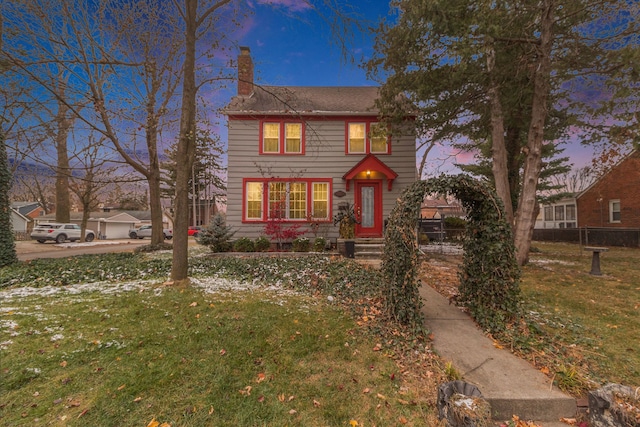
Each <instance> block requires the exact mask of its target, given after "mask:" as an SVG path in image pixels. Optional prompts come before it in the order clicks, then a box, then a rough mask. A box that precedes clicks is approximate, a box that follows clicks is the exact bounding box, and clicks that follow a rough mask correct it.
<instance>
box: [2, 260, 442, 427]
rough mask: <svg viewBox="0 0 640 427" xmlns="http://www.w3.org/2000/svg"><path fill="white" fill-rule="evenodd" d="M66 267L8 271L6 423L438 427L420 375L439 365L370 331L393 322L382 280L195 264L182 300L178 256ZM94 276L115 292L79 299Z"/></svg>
mask: <svg viewBox="0 0 640 427" xmlns="http://www.w3.org/2000/svg"><path fill="white" fill-rule="evenodd" d="M66 261H67V262H66V263H65V262H64V261H59V260H50V261H49V262H47V261H44V260H41V261H37V262H31V263H23V264H20V265H18V266H16V267H12V268H11V269H8V268H5V269H2V270H0V287H3V286H4V288H5V289H0V295H1V298H2V299H0V424H2V425H5V426H22V425H25V426H27V425H28V426H31V425H53V426H85V425H95V426H146V425H147V424H148V423H149V422H150V421H151V420H152V419H155V420H157V421H159V422H160V423H168V424H170V425H171V426H173V427H176V426H263V425H265V426H267V425H268V426H271V425H274V426H276V425H277V426H287V425H313V426H349V425H351V424H350V423H351V421H352V420H355V421H357V422H358V423H359V424H358V425H365V426H371V425H379V426H386V425H400V424H405V422H406V425H429V424H434V423H435V420H436V415H435V408H434V405H433V403H434V399H433V393H424V391H423V390H422V389H421V388H420V386H423V387H424V386H426V387H429V385H427V384H425V383H423V382H422V381H416V377H417V376H419V375H416V374H415V373H416V372H420V370H422V371H425V370H426V371H428V372H429V374H428V376H429V377H431V376H433V372H432V370H433V369H435V367H434V366H432V364H431V362H430V361H429V357H430V356H429V354H428V352H422V354H421V356H420V357H417V356H415V355H416V354H418V353H417V352H416V349H417V347H416V348H414V349H412V350H411V351H410V352H409V353H410V354H411V355H412V357H413V358H414V359H415V360H411V361H409V362H407V360H408V359H404V365H403V366H402V368H400V366H399V364H398V361H399V360H402V359H401V357H400V355H399V354H398V352H400V351H402V348H403V347H402V346H399V345H398V341H401V338H402V335H403V332H402V331H401V330H400V329H394V328H390V326H389V325H388V324H386V325H384V322H380V324H379V325H378V329H379V330H385V327H386V328H388V330H393V332H394V333H395V334H394V335H393V336H391V335H388V336H386V337H385V336H384V335H375V334H373V333H372V332H371V329H366V328H363V327H362V324H363V323H364V324H365V326H366V325H368V324H372V325H375V321H372V319H374V318H375V317H376V315H377V314H378V313H379V312H378V311H376V308H375V307H376V304H375V290H374V289H372V287H371V283H375V281H376V280H379V279H378V278H377V276H376V275H377V274H378V273H376V272H374V271H372V270H369V269H363V268H361V267H359V266H357V265H356V264H354V263H346V264H345V263H344V261H335V260H333V261H332V260H327V259H324V258H304V259H302V258H301V259H269V260H265V259H263V260H259V261H255V260H251V259H244V260H238V259H216V260H211V259H208V258H194V259H193V260H192V263H191V274H192V276H193V277H194V278H196V280H194V285H193V286H189V287H187V288H177V287H170V286H165V285H163V284H162V283H163V281H164V279H166V276H167V275H168V266H169V265H170V259H169V256H167V255H166V254H164V255H160V256H149V255H144V254H135V255H131V254H128V255H127V256H126V257H124V256H120V255H113V256H111V255H109V256H104V255H100V256H95V257H89V256H87V257H79V258H74V259H68V260H66ZM91 273H93V274H94V276H98V277H102V278H103V279H102V280H103V281H101V282H100V283H97V284H94V285H86V286H84V287H83V286H77V285H75V284H76V283H85V282H90V281H92V278H91V276H90V274H91ZM108 277H111V278H112V279H110V280H106V281H105V280H104V278H108ZM114 277H117V278H116V279H114ZM225 278H229V279H231V278H233V279H234V280H235V279H238V280H237V282H235V281H229V280H225ZM143 280H144V281H143ZM221 283H223V284H227V285H228V286H227V287H225V288H221V287H220V286H219V285H220V284H221ZM241 284H242V285H241ZM273 285H275V286H273ZM27 289H29V290H30V292H28V293H22V294H16V292H18V291H24V290H27ZM80 290H81V291H80ZM71 291H73V292H71ZM327 294H330V295H332V296H334V302H332V303H331V302H329V301H328V300H327V298H326V295H327ZM12 295H13V296H12ZM338 302H341V304H337V303H338ZM342 302H344V303H345V304H344V305H343V304H342ZM345 308H347V309H346V310H345ZM365 309H366V311H364V310H365ZM358 313H359V314H358ZM362 313H366V315H367V316H366V319H365V320H363V319H364V316H363V315H362ZM378 320H383V319H378ZM409 341H410V340H409ZM419 342H420V341H415V342H411V343H410V345H416V343H419ZM378 344H380V345H378ZM422 348H423V349H424V345H423V347H422ZM411 363H413V365H414V366H407V365H409V364H411ZM408 371H411V372H412V373H411V374H409V373H407V372H408ZM436 378H437V374H436V375H435V377H434V378H433V381H435V380H436ZM431 387H433V389H434V390H435V383H434V384H431Z"/></svg>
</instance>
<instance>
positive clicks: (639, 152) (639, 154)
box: [575, 150, 640, 199]
mask: <svg viewBox="0 0 640 427" xmlns="http://www.w3.org/2000/svg"><path fill="white" fill-rule="evenodd" d="M632 157H640V150H631V152H630V153H629V154H627V155H626V156H624V157H623V158H622V159H620V161H619V162H618V163H616V164H615V165H613V166H612V167H611V168H610V169H609V170H608V171H607V172H606V173H605V174H604V175H602V176H601V177H600V178H598V179H596V180H595V181H593V182H592V183H591V185H589V186H588V187H587V188H585V189H584V190H582V191H581V192H579V193H578V194H576V195H575V198H576V199H579V198H580V197H582V196H584V195H585V194H586V193H587V192H588V191H589V190H591V189H592V188H593V187H595V186H596V184H598V183H599V182H600V181H602V180H603V179H604V178H605V177H607V176H608V175H609V174H610V173H612V172H614V171H615V170H616V168H618V166H620V165H621V164H622V163H624V162H626V161H627V160H629V159H630V158H632Z"/></svg>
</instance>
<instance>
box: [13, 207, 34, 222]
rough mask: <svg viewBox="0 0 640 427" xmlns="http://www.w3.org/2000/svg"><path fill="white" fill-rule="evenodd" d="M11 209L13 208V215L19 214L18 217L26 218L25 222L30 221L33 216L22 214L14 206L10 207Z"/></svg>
mask: <svg viewBox="0 0 640 427" xmlns="http://www.w3.org/2000/svg"><path fill="white" fill-rule="evenodd" d="M10 209H11V214H12V215H15V216H17V217H18V218H20V219H22V220H24V221H25V222H30V221H31V218H29V217H27V216H25V215H22V214H21V213H20V211H19V210H18V209H16V208H13V207H12V208H10Z"/></svg>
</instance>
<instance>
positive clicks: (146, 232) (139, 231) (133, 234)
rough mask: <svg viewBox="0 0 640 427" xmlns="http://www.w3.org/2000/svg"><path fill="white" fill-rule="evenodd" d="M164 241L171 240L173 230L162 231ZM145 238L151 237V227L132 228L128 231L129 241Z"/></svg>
mask: <svg viewBox="0 0 640 427" xmlns="http://www.w3.org/2000/svg"><path fill="white" fill-rule="evenodd" d="M162 234H163V235H164V238H165V240H171V239H172V238H173V230H170V229H168V228H165V229H163V230H162ZM145 237H151V226H150V225H143V226H142V227H138V228H134V229H133V230H131V231H129V238H131V239H144V238H145Z"/></svg>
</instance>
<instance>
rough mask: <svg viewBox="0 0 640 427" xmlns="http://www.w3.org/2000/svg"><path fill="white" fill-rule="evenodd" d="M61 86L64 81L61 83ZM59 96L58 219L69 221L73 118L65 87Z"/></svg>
mask: <svg viewBox="0 0 640 427" xmlns="http://www.w3.org/2000/svg"><path fill="white" fill-rule="evenodd" d="M60 84H61V86H62V84H63V83H60ZM59 92H62V93H59V95H60V96H59V98H58V113H57V114H56V119H55V124H56V126H57V133H56V137H55V144H56V152H57V157H58V159H57V166H56V221H57V222H69V221H70V220H71V214H70V212H71V198H70V195H69V175H70V173H71V169H70V168H69V153H68V152H67V138H68V136H69V129H70V128H71V123H72V122H73V120H72V119H70V118H69V107H68V106H67V104H66V103H64V102H62V101H61V99H63V98H64V89H60V90H59Z"/></svg>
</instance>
